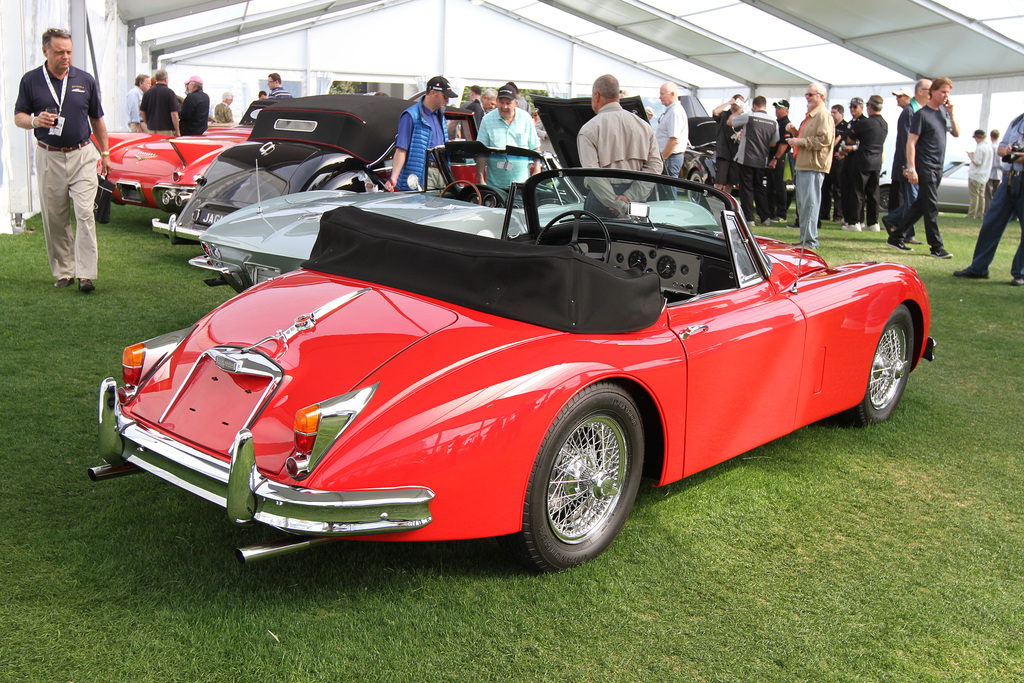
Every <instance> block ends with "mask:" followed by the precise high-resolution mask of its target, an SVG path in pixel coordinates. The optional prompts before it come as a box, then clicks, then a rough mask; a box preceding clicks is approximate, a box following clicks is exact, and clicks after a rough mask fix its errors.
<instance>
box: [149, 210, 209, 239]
mask: <svg viewBox="0 0 1024 683" xmlns="http://www.w3.org/2000/svg"><path fill="white" fill-rule="evenodd" d="M151 223H152V225H153V232H155V233H157V234H159V235H166V236H167V237H170V238H172V239H175V238H176V239H183V240H191V241H193V242H198V241H199V237H200V236H201V235H202V234H203V233H204V232H206V228H202V229H199V228H196V227H194V226H186V225H185V224H183V223H179V222H178V217H177V216H176V215H175V214H173V213H172V214H171V215H170V217H169V218H168V219H167V222H166V223H165V222H163V221H162V220H160V219H159V218H154V219H153V220H152V221H151Z"/></svg>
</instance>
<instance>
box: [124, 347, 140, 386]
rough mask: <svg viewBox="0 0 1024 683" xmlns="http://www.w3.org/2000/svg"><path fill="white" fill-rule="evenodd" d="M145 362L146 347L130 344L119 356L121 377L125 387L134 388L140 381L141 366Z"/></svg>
mask: <svg viewBox="0 0 1024 683" xmlns="http://www.w3.org/2000/svg"><path fill="white" fill-rule="evenodd" d="M145 360H146V345H145V344H144V343H143V342H139V343H138V344H132V345H131V346H129V347H127V348H126V349H125V350H124V352H123V353H122V354H121V376H122V377H123V378H124V383H125V384H126V385H130V386H135V385H137V384H138V383H139V380H141V379H142V364H143V362H144V361H145Z"/></svg>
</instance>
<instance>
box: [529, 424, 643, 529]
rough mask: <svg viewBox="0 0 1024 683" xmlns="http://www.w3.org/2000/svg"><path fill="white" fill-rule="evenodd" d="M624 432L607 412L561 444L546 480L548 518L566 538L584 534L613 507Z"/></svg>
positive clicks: (620, 473) (622, 466) (618, 488)
mask: <svg viewBox="0 0 1024 683" xmlns="http://www.w3.org/2000/svg"><path fill="white" fill-rule="evenodd" d="M625 458H626V443H625V435H624V434H623V432H622V428H621V427H620V426H619V424H618V423H617V422H616V421H615V420H613V419H611V418H608V417H604V416H601V417H594V418H591V419H588V420H586V421H585V422H583V423H582V424H580V426H579V427H577V428H576V429H575V430H574V431H573V432H572V433H571V434H570V435H569V438H568V439H567V440H566V441H565V443H564V444H563V445H562V448H561V449H559V452H558V457H557V458H556V460H555V464H554V466H553V467H552V468H551V480H550V481H549V482H548V499H547V513H548V522H549V523H550V524H551V530H552V531H553V532H554V534H555V536H557V537H558V538H560V539H561V540H562V541H565V542H566V543H579V542H580V541H582V540H584V539H586V537H587V536H588V535H589V534H591V533H592V532H593V531H594V530H595V529H597V528H599V527H600V526H601V524H603V523H604V521H605V520H606V519H607V518H608V515H609V514H610V513H611V511H612V510H614V509H615V505H616V503H617V502H618V500H619V495H620V494H621V492H622V479H623V475H624V472H625V469H626V467H625Z"/></svg>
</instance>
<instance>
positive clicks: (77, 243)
mask: <svg viewBox="0 0 1024 683" xmlns="http://www.w3.org/2000/svg"><path fill="white" fill-rule="evenodd" d="M43 55H44V56H45V57H46V63H45V64H43V65H42V66H41V67H40V68H38V69H33V70H31V71H29V72H28V73H27V74H25V75H24V76H22V78H21V87H20V88H19V90H18V101H17V102H16V103H15V105H14V123H15V125H17V126H18V127H19V128H25V129H28V130H33V132H34V134H35V137H36V145H37V147H36V177H37V178H38V180H39V201H40V204H41V207H42V218H43V234H44V235H45V237H46V253H47V256H48V257H49V260H50V271H51V272H52V273H53V276H54V277H55V278H56V279H57V282H56V283H54V286H55V287H67V286H68V285H70V284H71V283H72V282H73V281H74V279H75V277H78V289H79V291H81V292H86V293H88V292H91V291H93V290H94V289H96V286H95V285H94V284H93V282H92V281H93V280H94V279H95V278H96V275H97V260H98V254H97V248H96V222H95V219H94V217H93V203H94V202H95V200H96V186H97V180H96V162H97V161H99V162H100V169H101V171H102V173H103V175H107V174H108V173H110V152H108V151H107V147H108V145H107V126H106V124H105V123H104V122H103V107H102V106H101V105H100V91H99V88H98V87H97V85H96V81H95V80H94V79H93V77H92V76H90V75H89V74H88V73H86V72H84V71H82V70H81V69H77V68H75V67H73V66H71V34H70V33H68V32H67V31H64V30H61V29H54V28H51V29H48V30H47V31H46V33H44V34H43ZM90 132H92V133H95V135H96V142H97V144H98V145H99V151H98V153H97V149H96V147H95V146H94V145H93V144H92V142H91V141H90V139H89V134H90ZM72 204H73V205H74V209H75V223H76V224H77V230H76V229H73V228H72V226H71V211H70V210H71V206H72Z"/></svg>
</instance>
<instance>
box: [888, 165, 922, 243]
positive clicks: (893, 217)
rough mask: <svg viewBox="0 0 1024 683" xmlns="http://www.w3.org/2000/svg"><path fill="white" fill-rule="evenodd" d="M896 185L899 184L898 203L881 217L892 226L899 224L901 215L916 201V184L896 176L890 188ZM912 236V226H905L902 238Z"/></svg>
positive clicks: (905, 213) (901, 218)
mask: <svg viewBox="0 0 1024 683" xmlns="http://www.w3.org/2000/svg"><path fill="white" fill-rule="evenodd" d="M896 186H899V188H900V189H899V193H900V205H899V206H897V207H896V208H895V209H893V210H892V211H890V212H889V213H887V214H885V216H884V217H883V218H882V220H883V221H885V222H886V223H888V224H889V225H893V226H895V225H899V224H900V222H901V221H902V220H903V217H904V216H905V215H907V211H908V210H909V209H910V205H911V204H913V203H914V202H916V201H917V185H911V184H910V183H908V182H907V181H906V179H903V180H897V179H896V178H893V179H892V185H890V189H892V188H893V187H896ZM913 236H914V226H913V225H911V226H910V227H909V228H907V232H906V235H905V236H904V239H910V238H911V237H913Z"/></svg>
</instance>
